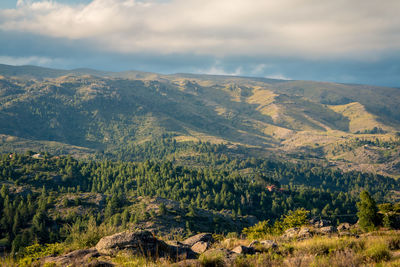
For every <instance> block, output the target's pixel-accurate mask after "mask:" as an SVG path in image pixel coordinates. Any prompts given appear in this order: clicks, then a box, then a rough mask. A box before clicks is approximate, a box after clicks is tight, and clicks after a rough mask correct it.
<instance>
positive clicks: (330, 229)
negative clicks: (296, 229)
mask: <svg viewBox="0 0 400 267" xmlns="http://www.w3.org/2000/svg"><path fill="white" fill-rule="evenodd" d="M318 233H320V234H324V235H327V234H333V233H336V228H335V227H334V226H326V227H321V228H319V229H318Z"/></svg>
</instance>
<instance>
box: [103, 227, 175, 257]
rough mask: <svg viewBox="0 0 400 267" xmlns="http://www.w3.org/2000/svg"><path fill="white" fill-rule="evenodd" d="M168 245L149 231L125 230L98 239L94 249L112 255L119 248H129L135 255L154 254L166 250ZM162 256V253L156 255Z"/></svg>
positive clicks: (119, 249)
mask: <svg viewBox="0 0 400 267" xmlns="http://www.w3.org/2000/svg"><path fill="white" fill-rule="evenodd" d="M168 247H169V246H168V245H167V244H166V243H165V242H163V241H159V240H158V239H157V238H155V237H154V236H153V234H152V233H151V232H149V231H136V232H131V231H125V232H121V233H117V234H114V235H110V236H106V237H103V238H102V239H100V241H99V242H98V243H97V245H96V249H97V250H98V251H99V252H100V253H101V254H105V255H113V254H116V253H118V252H119V251H121V250H129V252H131V253H133V254H135V255H143V256H153V257H154V256H156V254H157V253H159V252H164V251H166V250H168ZM157 256H163V255H157Z"/></svg>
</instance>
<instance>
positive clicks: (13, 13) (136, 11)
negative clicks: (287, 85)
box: [0, 0, 400, 59]
mask: <svg viewBox="0 0 400 267" xmlns="http://www.w3.org/2000/svg"><path fill="white" fill-rule="evenodd" d="M399 10H400V1H398V0H385V1H384V2H382V1H381V2H378V1H376V0H353V1H348V0H335V1H320V0H280V1H276V0H218V1H215V0H171V1H156V0H153V1H150V0H149V1H135V0H93V1H92V2H90V3H89V4H86V5H84V4H81V5H76V4H73V5H72V4H70V5H68V4H61V3H57V2H55V1H45V0H42V1H29V0H19V1H18V5H17V8H16V9H11V10H10V9H8V10H0V29H1V30H4V31H20V32H29V33H35V34H39V35H44V36H50V37H56V38H66V39H70V40H81V39H85V40H89V41H92V43H93V45H96V47H97V48H101V49H104V50H105V51H117V52H121V53H137V52H156V53H161V54H167V53H195V54H201V55H203V54H204V55H213V56H217V57H223V56H232V55H247V56H258V55H260V56H290V57H293V56H296V57H302V58H315V59H318V58H321V57H322V58H346V57H352V58H367V59H369V58H374V57H377V54H380V53H384V52H386V51H388V50H389V51H395V50H398V49H399V48H400V16H398V14H397V13H398V11H399Z"/></svg>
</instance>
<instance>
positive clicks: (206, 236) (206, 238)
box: [182, 233, 214, 246]
mask: <svg viewBox="0 0 400 267" xmlns="http://www.w3.org/2000/svg"><path fill="white" fill-rule="evenodd" d="M200 241H203V242H207V243H210V244H212V243H214V238H213V237H212V234H210V233H201V234H197V235H195V236H192V237H189V238H188V239H186V240H184V241H182V243H183V244H186V245H189V246H193V245H194V244H196V243H197V242H200Z"/></svg>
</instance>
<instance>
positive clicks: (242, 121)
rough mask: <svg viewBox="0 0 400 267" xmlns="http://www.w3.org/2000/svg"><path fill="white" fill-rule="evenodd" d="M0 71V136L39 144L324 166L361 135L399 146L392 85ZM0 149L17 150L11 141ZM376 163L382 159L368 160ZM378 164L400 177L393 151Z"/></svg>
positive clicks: (356, 165) (353, 162)
mask: <svg viewBox="0 0 400 267" xmlns="http://www.w3.org/2000/svg"><path fill="white" fill-rule="evenodd" d="M0 75H1V79H0V103H1V105H0V134H3V135H7V136H12V137H15V138H22V139H24V140H27V141H33V142H36V144H39V143H40V142H46V141H54V142H57V143H59V144H63V145H65V146H77V147H81V148H83V149H89V150H90V149H92V150H93V151H97V152H101V151H111V152H112V151H117V150H118V151H121V150H123V149H124V148H125V147H127V146H131V145H135V144H141V143H143V142H146V141H151V140H157V139H159V138H166V137H171V138H173V139H174V140H176V141H177V142H186V141H207V142H211V143H225V144H229V143H230V144H234V145H240V146H242V147H243V148H246V149H247V151H246V152H245V153H244V154H248V155H251V156H271V155H275V156H278V157H284V158H287V159H294V158H296V159H299V156H298V155H301V157H300V158H304V159H312V160H316V161H320V162H321V163H327V162H328V161H335V162H337V163H340V158H338V157H336V158H335V157H333V156H332V155H331V154H329V153H330V151H332V149H333V148H332V147H333V146H336V147H340V146H341V145H343V144H344V143H346V142H349V140H355V139H356V138H359V137H362V138H364V137H365V138H367V139H376V138H378V139H381V140H382V142H390V143H391V146H394V147H393V149H394V150H395V149H396V148H397V145H398V142H397V141H396V140H397V138H398V132H399V131H400V111H399V109H398V108H397V106H396V105H397V103H400V90H399V89H395V88H385V87H371V86H364V85H345V84H335V83H321V82H306V81H281V80H271V79H263V78H249V77H233V76H213V75H193V74H174V75H160V74H153V73H145V72H137V71H131V72H122V73H112V72H102V71H95V70H89V69H77V70H71V71H67V70H53V69H46V68H40V67H33V66H22V67H14V66H7V65H1V66H0ZM38 142H39V143H38ZM2 146H3V149H2V150H3V151H7V150H8V151H12V150H13V144H12V142H11V143H3V145H2ZM5 148H7V149H5ZM8 148H9V149H8ZM37 148H38V149H37V150H40V149H42V150H45V149H46V148H45V147H44V146H40V145H38V146H37ZM254 151H257V153H256V154H254ZM343 159H344V160H345V161H346V164H342V165H341V166H342V167H343V166H345V165H346V166H347V167H345V168H344V169H346V168H347V169H357V170H366V169H365V168H366V166H364V165H362V164H363V163H362V162H358V160H357V157H353V158H352V159H350V157H348V156H346V157H344V158H343ZM338 160H339V161H338ZM379 161H381V158H380V157H375V158H373V159H372V161H371V164H379ZM388 164H390V168H389V167H388ZM339 165H340V164H339ZM367 167H368V166H367ZM369 171H371V170H369ZM374 171H375V172H377V173H382V174H386V175H393V176H397V175H399V174H400V171H399V168H398V164H397V163H396V161H395V159H391V158H390V159H388V161H387V162H385V163H384V164H383V165H382V166H381V165H380V166H377V167H376V168H374Z"/></svg>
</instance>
